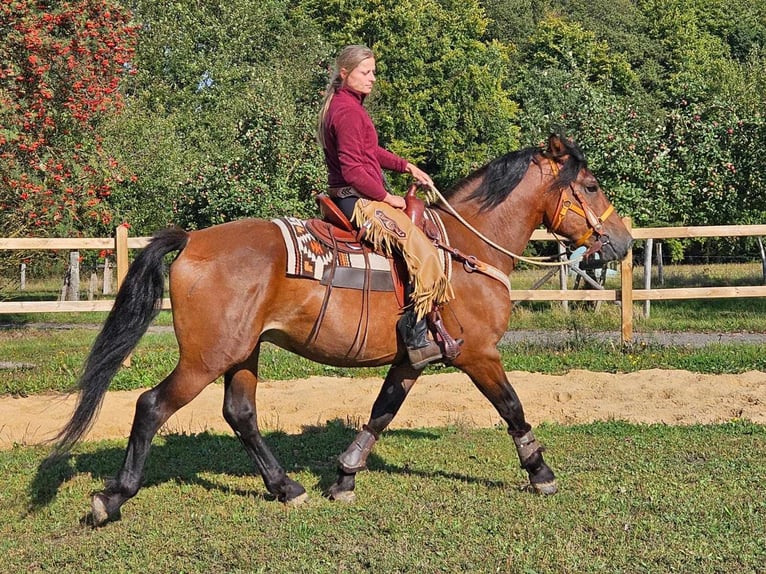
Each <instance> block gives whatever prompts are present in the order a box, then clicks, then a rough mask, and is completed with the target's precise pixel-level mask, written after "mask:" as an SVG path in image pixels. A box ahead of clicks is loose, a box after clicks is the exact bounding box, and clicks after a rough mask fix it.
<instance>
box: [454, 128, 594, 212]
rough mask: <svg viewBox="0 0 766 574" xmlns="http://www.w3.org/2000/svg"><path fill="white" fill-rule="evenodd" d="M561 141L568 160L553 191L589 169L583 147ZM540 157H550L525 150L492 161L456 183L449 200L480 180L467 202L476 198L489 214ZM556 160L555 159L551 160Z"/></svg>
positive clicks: (536, 149) (536, 150)
mask: <svg viewBox="0 0 766 574" xmlns="http://www.w3.org/2000/svg"><path fill="white" fill-rule="evenodd" d="M561 142H562V144H563V145H564V148H565V150H566V155H568V156H569V157H568V159H567V161H566V163H565V164H564V165H563V166H562V167H561V170H560V171H559V175H558V177H557V178H556V181H554V183H553V184H552V186H551V187H552V188H555V189H560V188H561V187H567V186H568V185H569V184H571V183H572V182H573V181H574V180H575V179H576V178H577V174H578V173H580V170H581V169H583V168H585V167H586V166H587V162H586V160H585V156H584V155H583V153H582V151H581V150H580V148H579V147H578V146H577V144H576V143H574V142H573V141H572V140H569V139H567V138H563V137H562V138H561ZM540 157H545V158H548V157H550V154H549V152H548V151H547V150H545V149H542V148H536V147H528V148H525V149H522V150H518V151H513V152H510V153H507V154H505V155H504V156H502V157H499V158H497V159H495V160H492V161H491V162H489V163H488V164H487V165H485V166H484V167H481V168H479V169H477V170H476V171H475V172H473V173H472V174H471V175H469V176H468V177H466V178H464V179H462V180H461V181H459V182H458V183H457V184H455V185H454V186H453V187H452V188H450V189H449V191H448V192H447V194H446V197H447V199H449V198H450V197H451V196H453V195H455V193H456V192H457V191H458V190H460V189H462V188H463V187H464V186H465V185H466V184H467V183H469V182H471V181H475V180H476V179H478V178H481V183H479V186H478V187H477V188H476V190H475V191H474V192H473V193H472V194H471V195H470V196H469V198H468V199H475V200H478V201H479V202H480V203H481V207H480V209H481V211H489V210H491V209H494V208H495V207H497V206H498V205H500V204H501V203H503V202H504V201H505V200H506V199H507V198H508V196H509V195H510V194H511V192H512V191H513V190H514V189H515V188H516V186H517V185H519V182H520V181H521V180H522V178H523V177H524V174H526V173H527V170H528V169H529V164H530V163H531V162H535V163H537V162H538V161H539V158H540ZM551 159H553V158H551Z"/></svg>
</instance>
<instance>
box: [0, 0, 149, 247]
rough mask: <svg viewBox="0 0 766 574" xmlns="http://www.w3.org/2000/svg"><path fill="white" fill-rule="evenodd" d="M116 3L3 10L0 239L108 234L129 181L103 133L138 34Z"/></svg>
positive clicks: (82, 1)
mask: <svg viewBox="0 0 766 574" xmlns="http://www.w3.org/2000/svg"><path fill="white" fill-rule="evenodd" d="M129 18H130V17H129V13H128V11H127V10H125V9H124V8H123V7H122V6H120V5H119V4H117V3H115V2H111V1H110V0H72V1H71V2H66V3H58V2H52V3H51V4H50V5H47V4H42V3H39V2H34V1H31V0H14V1H12V2H4V3H3V4H2V6H0V31H1V33H0V35H2V40H0V122H1V123H0V208H1V209H2V217H0V233H2V235H3V236H16V235H26V234H35V235H44V234H47V233H53V234H59V235H62V234H63V235H77V234H88V233H100V232H103V230H105V229H111V227H112V225H113V214H112V210H111V208H110V205H109V198H110V196H111V194H112V193H113V192H114V191H115V189H116V188H117V187H119V185H120V184H121V183H122V182H124V181H126V180H129V179H130V178H131V177H132V174H131V173H130V171H129V170H126V169H125V168H124V166H121V164H120V163H119V162H118V161H117V160H116V159H115V158H114V157H113V156H112V155H111V154H110V153H109V151H108V150H107V149H105V148H104V146H103V141H102V138H101V137H100V133H99V128H100V126H101V124H102V122H103V121H104V119H105V117H106V116H108V115H110V114H116V113H119V111H120V110H121V109H122V106H123V97H122V94H121V92H120V91H119V89H118V88H119V81H120V78H121V77H123V76H125V75H127V74H130V73H132V71H133V70H132V68H131V67H130V61H131V58H132V55H133V48H134V44H135V40H136V32H137V30H136V28H135V27H133V26H132V25H131V24H130V22H129Z"/></svg>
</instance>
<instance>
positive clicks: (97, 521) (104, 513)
mask: <svg viewBox="0 0 766 574" xmlns="http://www.w3.org/2000/svg"><path fill="white" fill-rule="evenodd" d="M90 508H91V516H92V518H93V526H102V525H103V524H106V523H107V521H108V520H109V511H108V510H107V508H106V500H105V499H104V496H103V495H101V494H94V495H93V498H91V500H90Z"/></svg>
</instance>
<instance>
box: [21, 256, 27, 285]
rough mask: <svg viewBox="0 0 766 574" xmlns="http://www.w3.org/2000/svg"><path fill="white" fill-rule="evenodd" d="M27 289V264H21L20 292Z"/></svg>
mask: <svg viewBox="0 0 766 574" xmlns="http://www.w3.org/2000/svg"><path fill="white" fill-rule="evenodd" d="M26 289H27V264H26V263H22V264H21V290H22V291H26Z"/></svg>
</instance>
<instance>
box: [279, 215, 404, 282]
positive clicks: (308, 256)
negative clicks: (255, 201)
mask: <svg viewBox="0 0 766 574" xmlns="http://www.w3.org/2000/svg"><path fill="white" fill-rule="evenodd" d="M271 221H272V222H273V223H275V224H276V225H277V227H279V229H280V231H281V232H282V238H283V239H284V241H285V247H286V248H287V269H286V272H287V274H288V275H290V276H292V277H306V278H309V279H315V280H317V281H320V280H321V279H322V277H323V276H325V270H327V271H329V270H330V268H331V267H332V265H333V250H332V249H331V248H330V247H328V246H326V245H325V244H323V243H321V242H320V241H318V240H317V239H316V238H315V237H314V236H313V235H312V234H311V233H309V231H308V229H307V228H306V225H305V222H304V221H303V220H301V219H298V218H295V217H280V218H278V219H272V220H271ZM366 261H369V268H370V269H371V270H372V271H373V272H375V271H380V272H385V273H386V274H388V275H389V276H390V274H391V261H390V260H389V259H387V258H386V257H383V256H382V255H378V254H376V253H369V254H368V255H367V257H365V256H364V255H363V254H362V253H361V252H360V253H338V254H337V255H336V256H335V266H336V272H337V270H339V269H341V268H352V269H367V268H368V265H367V264H366Z"/></svg>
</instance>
